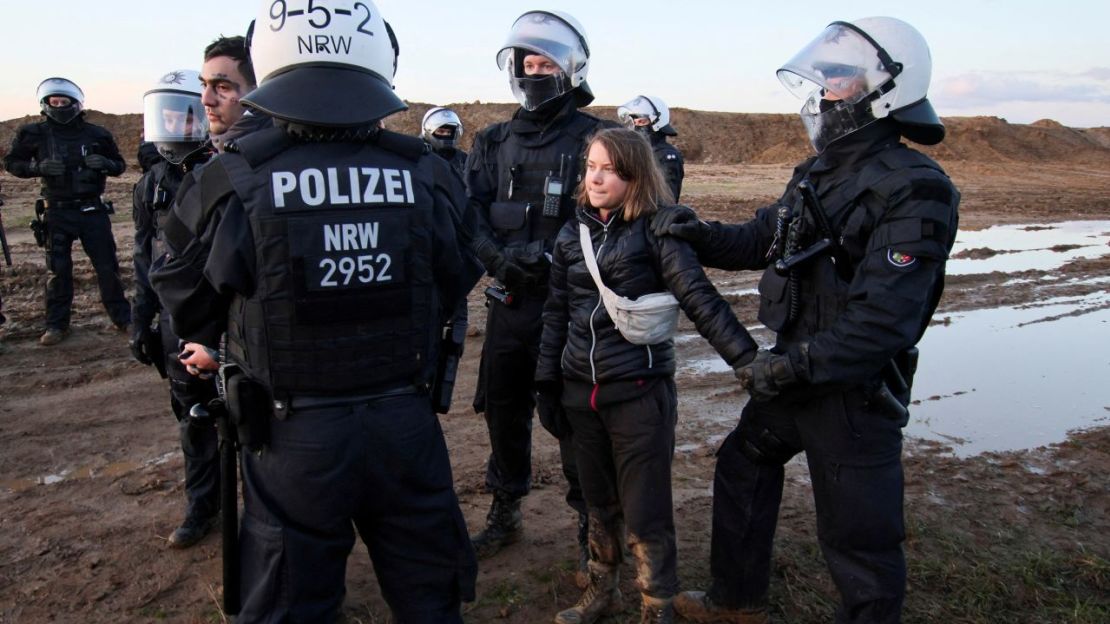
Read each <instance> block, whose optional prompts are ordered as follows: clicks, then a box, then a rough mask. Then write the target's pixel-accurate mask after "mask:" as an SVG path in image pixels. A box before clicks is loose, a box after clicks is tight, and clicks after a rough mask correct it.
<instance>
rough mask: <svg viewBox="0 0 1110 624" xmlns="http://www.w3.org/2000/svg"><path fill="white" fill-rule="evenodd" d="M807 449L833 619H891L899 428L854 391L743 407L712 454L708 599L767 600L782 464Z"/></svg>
mask: <svg viewBox="0 0 1110 624" xmlns="http://www.w3.org/2000/svg"><path fill="white" fill-rule="evenodd" d="M801 451H805V453H806V459H807V461H808V463H809V471H810V478H811V481H812V484H813V497H814V502H815V506H816V512H817V539H818V542H819V543H820V546H821V552H822V554H823V555H824V557H825V563H826V564H827V565H828V568H829V572H830V573H831V575H832V578H833V582H834V583H835V584H836V587H837V590H838V591H839V593H840V597H841V604H840V607H839V608H838V610H837V613H836V621H837V622H841V623H843V622H898V621H899V620H900V618H901V610H902V602H903V599H904V596H905V586H906V563H905V556H904V554H903V552H902V542H903V541H904V540H905V527H904V523H903V515H902V502H903V499H902V491H903V477H902V461H901V451H902V432H901V428H900V423H899V422H897V420H896V419H894V418H891V417H888V416H886V415H884V414H882V413H879V412H877V411H873V410H872V409H871V408H870V407H869V406H868V404H867V401H866V400H865V397H864V395H863V393H862V392H861V391H858V390H848V391H843V392H835V393H832V394H827V395H823V396H819V397H815V398H811V399H808V400H804V401H800V402H797V401H795V402H791V399H790V397H789V395H787V396H785V397H780V398H779V399H776V400H774V401H771V402H765V403H760V402H755V401H749V402H748V404H747V406H746V407H745V408H744V411H743V413H742V414H741V416H740V423H739V424H738V425H737V427H736V429H735V430H734V431H732V433H731V434H729V436H728V438H726V439H725V441H724V443H722V445H721V448H720V450H719V451H718V452H717V468H716V473H715V475H714V482H713V537H712V545H711V569H712V573H713V586H712V588H711V589H710V597H711V598H712V599H713V601H714V602H716V603H718V604H721V605H724V606H728V607H734V608H738V607H757V606H762V605H765V604H766V602H767V589H768V585H769V582H770V570H771V549H772V541H773V539H774V534H775V525H776V522H777V519H778V511H779V505H780V503H781V501H782V490H783V464H785V463H786V462H787V461H788V460H789V459H790V458H791V457H793V456H794V455H796V454H797V453H799V452H801Z"/></svg>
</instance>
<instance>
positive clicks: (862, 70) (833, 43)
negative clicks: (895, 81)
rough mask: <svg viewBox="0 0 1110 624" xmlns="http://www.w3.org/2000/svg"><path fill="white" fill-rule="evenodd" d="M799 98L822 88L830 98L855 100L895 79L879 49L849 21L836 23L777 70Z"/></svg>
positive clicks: (783, 81) (827, 97)
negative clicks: (881, 58)
mask: <svg viewBox="0 0 1110 624" xmlns="http://www.w3.org/2000/svg"><path fill="white" fill-rule="evenodd" d="M777 75H778V78H779V81H781V82H782V84H783V85H784V86H786V88H787V89H789V90H790V92H791V93H793V94H794V95H795V96H796V97H799V98H803V99H804V98H808V97H809V96H810V94H811V93H812V92H813V90H814V89H821V90H822V94H821V95H822V96H824V97H825V99H828V100H834V101H835V100H843V101H845V102H849V103H853V104H854V103H856V102H859V101H860V100H862V99H863V98H864V97H866V96H867V95H869V94H870V93H872V92H874V91H876V90H877V89H879V87H881V86H882V85H883V84H884V83H886V82H887V81H888V80H890V79H891V78H892V75H891V74H890V72H889V71H888V68H887V67H886V66H885V65H884V64H883V62H882V61H881V60H880V59H879V52H878V50H876V49H875V46H874V45H872V44H871V42H870V41H868V39H867V38H866V37H864V36H863V35H862V34H861V33H860V32H859V31H857V30H855V29H853V28H851V27H850V26H849V25H847V24H842V23H839V22H838V23H833V24H829V26H828V27H827V28H825V30H824V31H823V32H822V33H821V34H820V35H819V36H818V37H817V38H816V39H814V40H813V41H811V42H810V44H809V45H807V46H806V47H804V48H802V50H801V51H800V52H798V53H797V54H796V55H794V58H792V59H790V60H789V61H787V62H786V64H784V65H783V66H782V67H780V68H779V70H778V72H777Z"/></svg>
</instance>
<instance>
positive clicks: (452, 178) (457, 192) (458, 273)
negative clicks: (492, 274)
mask: <svg viewBox="0 0 1110 624" xmlns="http://www.w3.org/2000/svg"><path fill="white" fill-rule="evenodd" d="M426 161H427V162H429V163H430V164H431V166H432V167H438V168H440V169H441V170H442V171H440V172H439V174H438V175H434V179H435V180H436V182H435V185H434V187H433V195H434V197H433V199H434V202H435V203H434V206H433V218H432V226H433V228H434V235H435V241H436V244H435V247H434V256H433V263H434V264H433V271H434V272H435V277H436V280H435V282H436V286H437V287H438V288H439V291H440V297H441V299H442V304H443V308H444V309H443V314H444V320H445V321H446V320H447V318H449V317H450V315H451V314H453V313H454V312H455V311H456V308H457V307H458V304H459V302H461V301H464V300H465V299H466V295H467V293H469V292H470V289H471V288H473V287H474V284H476V283H477V282H478V278H480V277H481V274H480V273H479V272H477V271H475V270H471V268H472V267H474V261H473V260H472V259H471V257H470V250H469V245H470V243H471V238H472V236H473V235H472V232H471V229H470V228H471V224H469V223H467V219H468V217H467V214H466V212H465V211H466V210H467V203H466V194H465V191H464V189H463V186H462V183H461V181H460V180H459V179H458V176H456V175H454V174H453V173H451V172H450V171H449V168H450V165H448V164H447V161H445V160H443V159H442V158H439V157H438V156H430V157H428V158H427V159H426Z"/></svg>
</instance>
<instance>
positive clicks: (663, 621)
mask: <svg viewBox="0 0 1110 624" xmlns="http://www.w3.org/2000/svg"><path fill="white" fill-rule="evenodd" d="M673 622H674V599H673V598H652V597H651V596H647V595H644V596H643V602H642V603H640V624H673Z"/></svg>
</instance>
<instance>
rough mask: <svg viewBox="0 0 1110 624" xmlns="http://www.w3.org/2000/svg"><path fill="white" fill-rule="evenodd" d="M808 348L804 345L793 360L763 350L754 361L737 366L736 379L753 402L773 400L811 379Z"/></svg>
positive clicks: (788, 356) (786, 356) (790, 357)
mask: <svg viewBox="0 0 1110 624" xmlns="http://www.w3.org/2000/svg"><path fill="white" fill-rule="evenodd" d="M808 346H809V345H806V344H803V345H802V346H801V348H800V349H798V350H797V352H796V353H795V354H794V357H792V356H791V355H780V354H777V353H772V352H770V351H767V350H760V351H759V353H757V354H756V356H755V359H753V360H752V361H751V362H749V363H748V364H744V365H742V366H738V367H736V369H735V373H736V378H737V379H739V380H740V385H741V386H743V388H744V389H745V390H747V391H748V394H750V395H751V397H752V399H754V400H756V401H770V400H771V399H773V398H775V397H777V396H778V395H779V394H781V393H782V391H783V390H785V389H786V388H789V387H790V386H793V385H794V384H797V383H798V382H799V381H802V380H803V379H804V378H805V377H807V376H808V371H806V370H804V368H805V367H806V362H807V361H808V359H809V349H808Z"/></svg>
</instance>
